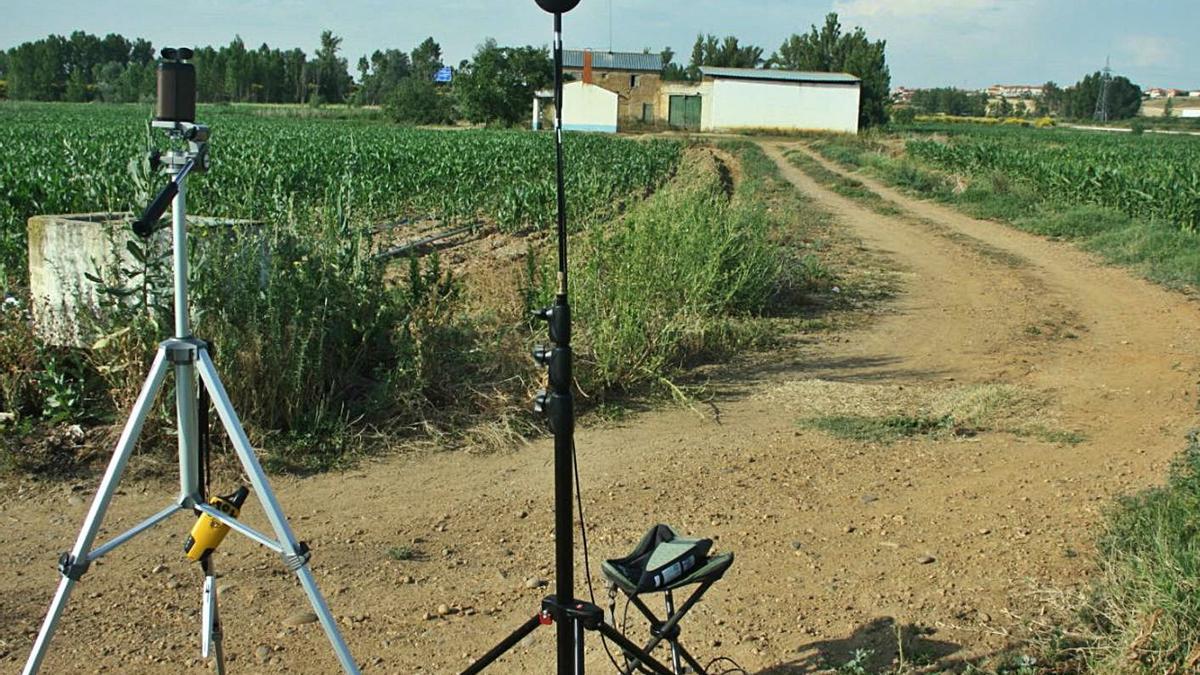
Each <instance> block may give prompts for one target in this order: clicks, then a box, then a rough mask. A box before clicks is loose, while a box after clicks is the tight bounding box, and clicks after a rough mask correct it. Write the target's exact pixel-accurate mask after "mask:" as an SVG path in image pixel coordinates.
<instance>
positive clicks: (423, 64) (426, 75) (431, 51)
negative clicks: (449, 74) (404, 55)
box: [412, 37, 445, 81]
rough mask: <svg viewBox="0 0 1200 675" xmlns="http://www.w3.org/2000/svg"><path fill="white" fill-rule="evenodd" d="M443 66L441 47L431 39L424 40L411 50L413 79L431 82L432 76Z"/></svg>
mask: <svg viewBox="0 0 1200 675" xmlns="http://www.w3.org/2000/svg"><path fill="white" fill-rule="evenodd" d="M444 65H445V64H443V63H442V46H441V45H439V44H438V43H437V42H435V41H434V39H433V38H432V37H427V38H425V41H424V42H422V43H421V44H419V45H417V46H416V47H415V48H414V49H413V50H412V76H413V77H415V78H418V79H422V80H429V81H433V76H434V75H436V74H437V71H439V70H441V69H442V67H443V66H444Z"/></svg>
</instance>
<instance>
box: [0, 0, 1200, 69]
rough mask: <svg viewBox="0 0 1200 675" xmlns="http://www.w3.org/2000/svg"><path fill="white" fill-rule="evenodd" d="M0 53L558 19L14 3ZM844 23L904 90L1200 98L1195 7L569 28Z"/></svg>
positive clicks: (537, 31) (584, 5)
mask: <svg viewBox="0 0 1200 675" xmlns="http://www.w3.org/2000/svg"><path fill="white" fill-rule="evenodd" d="M4 5H5V7H4V8H3V15H4V21H3V22H0V48H8V47H12V46H15V45H17V44H19V43H21V42H24V41H26V40H31V39H36V38H40V37H45V36H46V35H48V34H50V33H58V34H63V35H66V34H69V33H70V32H71V31H73V30H78V29H81V30H85V31H87V32H90V33H95V34H100V35H103V34H105V33H109V32H116V33H120V34H122V35H124V36H126V37H129V38H134V37H144V38H146V39H148V40H150V41H151V42H153V43H154V45H155V47H161V46H164V45H168V44H170V45H205V44H212V45H219V44H226V43H228V42H229V41H230V40H232V39H233V37H234V36H235V35H240V36H241V37H242V39H243V40H244V41H245V42H246V44H247V46H250V47H257V46H258V45H259V44H261V43H263V42H266V43H268V44H269V45H271V46H272V47H282V48H291V47H301V48H303V49H304V50H305V51H306V52H308V53H309V54H312V53H313V51H315V49H316V46H317V43H318V37H319V35H320V33H321V31H322V30H324V29H330V30H333V31H334V33H336V34H337V35H339V36H341V37H342V38H343V43H342V47H343V53H344V56H346V57H347V58H348V60H349V62H350V66H351V70H352V72H353V70H354V65H355V63H356V62H357V61H358V57H359V56H361V55H364V54H369V53H370V52H372V51H374V50H375V49H381V48H399V49H404V50H406V51H408V50H411V49H412V47H413V46H415V45H416V44H417V43H419V42H420V41H421V40H423V39H424V38H425V37H427V36H430V35H432V36H433V37H434V38H435V39H436V40H437V41H438V42H439V43H440V44H441V45H442V49H443V53H444V54H445V56H446V59H445V60H446V62H447V63H448V64H457V63H458V62H459V61H460V60H461V59H465V58H469V57H470V55H471V53H472V52H473V51H474V49H475V46H476V45H478V44H479V43H480V42H482V41H483V40H484V39H485V38H488V37H492V38H495V39H496V40H497V41H498V42H499V43H501V44H507V45H518V44H520V45H523V44H533V45H538V46H544V45H547V44H549V42H550V39H551V38H550V31H551V18H550V16H549V15H547V14H545V13H543V12H542V11H541V10H540V9H538V8H537V6H536V5H535V4H534V2H533V0H443V1H442V2H412V1H411V0H391V1H388V2H384V1H382V0H341V1H330V0H269V1H268V0H193V1H191V2H176V3H172V2H169V1H167V0H157V1H155V2H149V1H147V0H132V1H122V0H107V1H104V2H96V0H40V1H35V0H4ZM830 11H835V12H838V14H839V15H840V16H841V19H842V25H843V26H845V27H853V26H862V27H863V28H864V29H865V30H866V31H867V34H868V36H870V37H871V38H872V39H885V40H887V59H888V64H889V65H890V67H891V72H892V84H893V86H909V87H932V86H956V87H964V88H979V87H985V86H987V85H990V84H1040V83H1042V82H1045V81H1047V80H1054V81H1056V82H1058V83H1060V84H1070V83H1073V82H1075V81H1076V80H1078V79H1080V77H1082V76H1083V75H1084V74H1086V73H1089V72H1093V71H1096V70H1099V69H1100V68H1102V67H1103V65H1104V62H1105V59H1106V58H1109V59H1111V62H1112V67H1113V70H1114V71H1115V72H1116V73H1118V74H1122V75H1126V76H1128V77H1129V78H1130V79H1132V80H1133V81H1134V82H1135V83H1138V84H1140V85H1142V87H1143V88H1146V87H1150V86H1165V87H1188V88H1193V89H1200V49H1198V48H1197V31H1198V30H1200V1H1198V0H1149V1H1147V0H1143V1H1141V2H1135V1H1130V0H757V2H741V1H738V0H657V1H654V2H651V1H649V0H582V2H581V3H580V5H579V7H578V8H577V9H575V10H574V11H572V12H570V13H569V14H567V15H566V16H565V17H564V24H565V27H564V32H565V43H566V46H567V47H568V48H572V47H591V48H596V49H608V48H609V47H610V45H611V47H612V48H613V49H615V50H617V51H637V52H640V51H642V49H643V48H646V47H649V48H651V49H652V50H653V51H655V52H657V51H660V50H661V49H662V48H663V47H666V46H670V47H672V48H673V49H674V50H675V52H676V53H677V54H678V56H677V57H676V60H677V61H686V60H687V57H688V55H689V54H690V52H691V45H692V43H693V42H694V41H695V39H696V35H697V34H698V33H713V34H716V35H718V36H725V35H730V34H733V35H736V36H738V38H739V39H740V40H741V41H742V43H743V44H744V43H747V42H748V43H753V44H756V45H760V46H762V47H763V48H764V52H765V53H766V55H770V53H771V52H773V51H775V50H776V49H777V48H778V47H779V45H780V44H781V43H782V42H783V40H784V39H785V38H786V37H787V36H789V35H791V34H792V33H798V32H806V31H807V30H808V29H809V27H810V26H811V25H812V24H814V23H816V24H821V23H823V22H824V16H825V14H826V13H828V12H830Z"/></svg>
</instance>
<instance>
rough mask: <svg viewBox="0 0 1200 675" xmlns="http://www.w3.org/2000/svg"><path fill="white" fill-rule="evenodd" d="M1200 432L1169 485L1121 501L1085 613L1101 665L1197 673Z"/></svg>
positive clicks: (1111, 517) (1103, 542) (1103, 540)
mask: <svg viewBox="0 0 1200 675" xmlns="http://www.w3.org/2000/svg"><path fill="white" fill-rule="evenodd" d="M1198 513H1200V436H1198V435H1197V433H1196V432H1193V433H1192V434H1191V435H1190V436H1189V439H1188V446H1187V449H1186V450H1184V452H1183V453H1182V454H1181V455H1180V456H1179V457H1178V458H1177V459H1176V460H1175V462H1174V463H1173V465H1172V467H1171V470H1170V474H1169V476H1168V479H1167V484H1166V485H1165V486H1162V487H1157V488H1152V489H1150V490H1146V491H1144V492H1142V493H1140V494H1137V495H1134V496H1132V497H1126V498H1123V499H1121V500H1119V501H1118V503H1117V505H1116V507H1115V508H1113V509H1112V510H1111V511H1110V512H1109V514H1108V517H1107V523H1106V525H1105V529H1104V533H1103V534H1102V535H1101V537H1100V540H1099V542H1098V543H1097V548H1098V554H1097V555H1098V562H1099V574H1098V576H1097V580H1096V582H1095V583H1094V585H1093V588H1092V592H1091V596H1090V598H1089V601H1088V603H1087V605H1086V607H1085V608H1084V611H1083V619H1084V621H1085V623H1086V624H1087V625H1088V626H1089V627H1090V628H1091V629H1092V630H1093V631H1094V637H1093V639H1092V643H1093V644H1091V645H1090V649H1089V650H1088V652H1089V653H1091V654H1093V655H1094V656H1093V657H1092V663H1091V665H1092V666H1093V668H1094V669H1095V670H1098V671H1108V670H1122V671H1133V672H1144V673H1167V672H1177V673H1184V672H1195V670H1196V667H1197V664H1198V663H1200V593H1197V592H1196V589H1197V588H1200V520H1198V519H1197V515H1196V514H1198Z"/></svg>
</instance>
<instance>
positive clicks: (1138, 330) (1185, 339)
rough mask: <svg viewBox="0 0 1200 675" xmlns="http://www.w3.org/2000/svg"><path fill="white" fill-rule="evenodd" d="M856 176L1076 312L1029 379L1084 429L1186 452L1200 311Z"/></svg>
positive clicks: (1045, 245) (1198, 368)
mask: <svg viewBox="0 0 1200 675" xmlns="http://www.w3.org/2000/svg"><path fill="white" fill-rule="evenodd" d="M803 150H804V151H805V152H806V153H807V154H808V155H809V156H810V157H812V158H813V159H814V160H815V161H817V162H819V163H820V164H821V165H823V166H824V167H825V168H827V169H829V170H831V171H834V172H836V173H839V174H842V175H848V172H847V171H845V170H844V169H842V168H841V167H839V166H837V165H835V164H833V163H832V162H830V161H829V160H827V159H825V158H824V157H822V156H820V155H819V154H818V153H815V152H812V151H811V150H809V149H808V148H806V147H805V148H803ZM853 177H854V178H855V179H856V180H858V181H860V182H861V183H863V184H864V185H865V186H866V187H867V188H868V189H870V190H872V191H873V192H875V193H876V194H877V195H879V196H880V197H882V198H883V199H885V200H886V201H887V202H888V203H890V204H892V205H894V206H896V207H898V208H899V209H901V210H902V211H904V212H905V213H906V214H909V215H911V216H913V217H916V218H919V219H922V220H928V221H931V222H933V223H936V224H938V225H939V226H940V227H943V228H947V229H949V230H950V231H952V232H957V233H961V234H962V235H964V236H967V237H970V238H972V239H974V240H977V241H980V242H983V243H984V244H985V245H986V246H988V247H991V248H993V249H996V250H1000V251H1004V252H1008V253H1011V254H1013V255H1016V256H1020V257H1021V258H1022V259H1024V260H1027V261H1029V263H1030V267H1029V268H1027V269H1025V270H1024V271H1025V272H1027V273H1028V274H1030V275H1032V276H1033V277H1035V278H1037V279H1039V280H1040V282H1041V283H1042V284H1043V285H1044V287H1045V289H1047V291H1048V293H1049V294H1050V297H1052V298H1054V302H1055V303H1056V304H1059V305H1061V306H1062V307H1063V308H1067V309H1069V310H1070V311H1071V312H1072V314H1073V317H1072V322H1073V323H1076V324H1077V327H1078V328H1080V329H1082V331H1080V332H1081V333H1083V334H1082V335H1081V336H1080V338H1079V339H1078V340H1073V341H1071V342H1070V343H1067V344H1065V345H1060V347H1059V348H1057V349H1051V350H1047V351H1046V352H1045V353H1040V354H1039V355H1038V360H1037V363H1036V364H1035V365H1036V367H1035V368H1033V369H1031V370H1030V372H1029V376H1030V380H1031V381H1032V382H1034V383H1035V384H1037V385H1038V386H1042V387H1046V388H1052V389H1055V390H1057V391H1059V392H1060V394H1061V397H1062V400H1063V403H1064V406H1065V408H1067V409H1068V410H1073V411H1075V412H1076V413H1078V416H1079V420H1080V422H1081V423H1084V424H1087V425H1088V426H1094V427H1095V431H1096V433H1099V434H1104V435H1106V436H1108V437H1110V438H1111V439H1112V440H1113V441H1118V442H1120V443H1123V444H1125V447H1127V448H1137V447H1140V446H1141V445H1142V442H1143V441H1144V440H1146V439H1147V435H1149V436H1150V437H1152V438H1154V437H1157V438H1161V437H1162V436H1163V435H1164V432H1165V436H1166V437H1167V438H1170V439H1171V440H1172V441H1174V442H1175V445H1176V446H1179V445H1181V444H1180V443H1179V442H1178V439H1179V438H1180V437H1181V435H1182V434H1183V433H1185V432H1186V431H1187V430H1188V429H1189V428H1190V427H1191V426H1193V425H1194V424H1195V423H1196V418H1195V412H1196V403H1195V397H1196V384H1197V373H1198V372H1200V359H1198V357H1200V354H1198V352H1197V349H1196V346H1195V345H1196V344H1197V337H1198V335H1200V311H1198V309H1197V305H1196V303H1195V302H1194V301H1192V300H1190V299H1189V298H1188V297H1186V296H1185V295H1183V294H1181V293H1176V292H1172V291H1168V290H1166V289H1163V288H1162V287H1159V286H1156V285H1154V284H1152V283H1150V282H1147V281H1145V280H1142V279H1138V278H1135V277H1133V276H1132V275H1130V274H1129V273H1128V272H1126V271H1124V270H1121V269H1119V268H1115V267H1110V266H1106V265H1104V264H1102V263H1100V262H1098V261H1097V260H1096V259H1094V258H1092V257H1091V256H1089V255H1088V254H1086V253H1083V252H1081V251H1079V250H1078V249H1076V248H1074V247H1073V246H1071V245H1069V244H1066V243H1063V242H1055V241H1051V240H1048V239H1044V238H1041V237H1038V236H1035V235H1031V234H1027V233H1024V232H1021V231H1019V230H1016V229H1013V228H1010V227H1007V226H1005V225H1002V224H998V223H994V222H988V221H983V220H979V219H976V218H972V217H970V216H967V215H964V214H962V213H960V212H958V211H955V210H953V209H952V208H949V207H946V206H943V205H940V204H936V203H933V202H928V201H923V200H919V199H915V198H912V197H909V196H907V195H905V194H903V193H902V192H900V191H899V190H897V189H895V188H892V187H890V186H887V185H884V184H883V183H881V182H880V181H878V180H876V179H874V178H872V177H870V176H868V175H864V174H863V173H861V172H855V173H854V174H853ZM1076 317H1077V318H1076ZM1029 325H1036V323H1031V324H1029ZM1084 331H1086V332H1085V333H1084ZM1064 347H1065V348H1064Z"/></svg>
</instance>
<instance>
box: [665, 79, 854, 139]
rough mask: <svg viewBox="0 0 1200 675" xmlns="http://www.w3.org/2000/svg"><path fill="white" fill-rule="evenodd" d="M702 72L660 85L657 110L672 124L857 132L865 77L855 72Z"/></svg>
mask: <svg viewBox="0 0 1200 675" xmlns="http://www.w3.org/2000/svg"><path fill="white" fill-rule="evenodd" d="M700 71H701V73H703V75H704V80H703V81H702V82H700V83H690V84H682V83H681V84H674V83H672V84H665V85H664V86H663V87H662V90H661V92H660V104H659V109H661V110H664V111H666V121H667V122H668V123H669V124H670V125H671V126H675V127H681V128H685V129H698V130H700V131H728V130H737V129H787V130H805V131H840V132H844V133H850V134H853V133H857V132H858V109H859V94H860V90H861V87H862V81H861V80H859V78H857V77H855V76H853V75H848V74H846V73H816V72H803V71H796V70H772V69H760V68H711V67H704V68H701V69H700Z"/></svg>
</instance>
